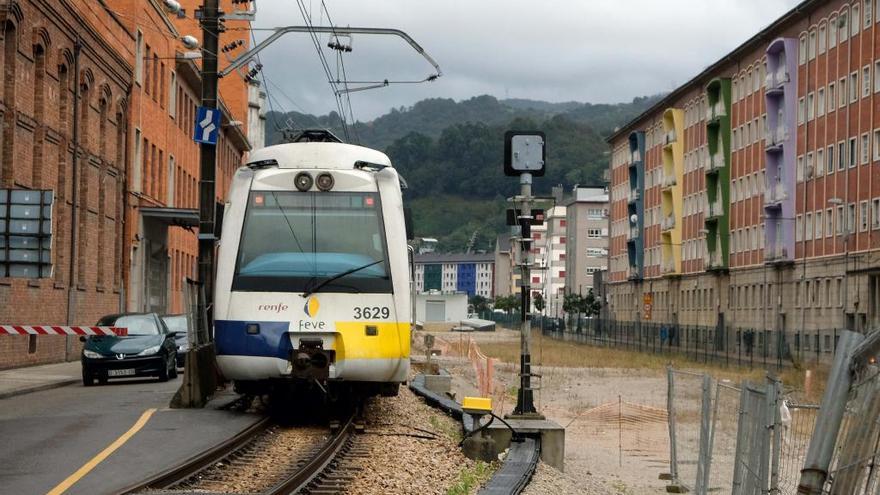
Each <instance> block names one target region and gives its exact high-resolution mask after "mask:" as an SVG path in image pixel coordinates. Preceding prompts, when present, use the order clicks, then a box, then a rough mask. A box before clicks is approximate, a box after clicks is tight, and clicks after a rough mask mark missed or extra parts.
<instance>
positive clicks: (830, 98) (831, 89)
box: [828, 83, 837, 113]
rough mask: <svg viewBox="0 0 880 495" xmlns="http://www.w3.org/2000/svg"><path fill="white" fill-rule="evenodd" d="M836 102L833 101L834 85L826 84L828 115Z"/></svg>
mask: <svg viewBox="0 0 880 495" xmlns="http://www.w3.org/2000/svg"><path fill="white" fill-rule="evenodd" d="M836 102H837V100H835V99H834V83H828V113H831V112H833V111H834V108H835V106H836V105H835V103H836Z"/></svg>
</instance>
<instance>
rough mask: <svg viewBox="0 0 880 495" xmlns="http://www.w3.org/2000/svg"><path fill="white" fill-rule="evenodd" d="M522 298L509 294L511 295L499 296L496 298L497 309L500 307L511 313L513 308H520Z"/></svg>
mask: <svg viewBox="0 0 880 495" xmlns="http://www.w3.org/2000/svg"><path fill="white" fill-rule="evenodd" d="M520 306H521V304H520V298H519V296H515V295H509V296H498V297H496V298H495V309H500V310H502V311H507V312H508V313H510V312H511V311H513V310H518V309H519V308H520Z"/></svg>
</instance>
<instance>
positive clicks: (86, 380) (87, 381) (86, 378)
mask: <svg viewBox="0 0 880 495" xmlns="http://www.w3.org/2000/svg"><path fill="white" fill-rule="evenodd" d="M82 379H83V387H91V386H92V385H94V384H95V378H94V377H93V376H92V375H91V374H90V373H89V372H88V371H86V370H85V369H83V370H82Z"/></svg>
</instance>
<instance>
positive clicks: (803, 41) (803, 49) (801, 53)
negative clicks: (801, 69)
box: [798, 34, 807, 65]
mask: <svg viewBox="0 0 880 495" xmlns="http://www.w3.org/2000/svg"><path fill="white" fill-rule="evenodd" d="M798 48H799V49H798V63H799V64H801V65H803V64H804V63H806V62H807V36H806V35H803V34H802V35H801V38H800V44H799V46H798Z"/></svg>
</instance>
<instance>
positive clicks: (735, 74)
mask: <svg viewBox="0 0 880 495" xmlns="http://www.w3.org/2000/svg"><path fill="white" fill-rule="evenodd" d="M878 22H880V2H876V1H874V0H867V1H856V2H852V1H814V0H807V1H804V2H802V3H800V4H799V5H798V6H797V7H796V8H794V9H793V10H791V11H790V12H788V13H786V14H785V15H783V16H782V17H781V18H779V19H778V20H776V21H774V22H773V23H772V24H771V25H770V26H768V27H767V28H766V29H764V30H763V31H761V32H760V33H757V34H756V35H755V36H753V37H752V38H751V39H749V40H747V41H746V42H745V43H743V44H742V45H741V46H739V47H737V48H736V49H735V50H733V51H732V52H731V53H729V54H727V55H725V56H724V57H723V58H722V59H721V60H719V61H717V62H715V63H713V64H712V65H710V66H709V67H708V68H707V69H705V70H704V71H703V72H701V73H700V74H698V75H697V76H696V77H694V78H693V79H691V80H690V81H688V82H687V83H686V84H684V85H682V86H680V87H679V88H677V89H675V90H674V91H672V92H671V93H670V94H668V95H667V96H666V97H664V98H663V99H662V100H661V101H659V102H658V103H657V104H655V105H654V106H653V107H652V108H650V109H649V110H647V111H646V112H645V113H643V114H642V115H640V116H638V117H637V118H635V119H634V120H632V121H631V122H629V123H628V124H626V125H624V126H622V127H621V128H620V129H619V130H617V131H616V132H615V133H614V134H613V135H612V136H611V137H610V138H609V144H610V146H611V152H612V156H611V166H610V212H611V222H610V223H611V241H610V252H609V273H608V277H607V281H606V283H607V287H606V288H607V293H608V301H607V302H608V311H609V317H611V318H614V319H617V320H623V321H640V320H645V319H647V318H650V319H651V320H652V321H654V322H661V323H668V324H677V325H704V326H710V327H716V328H717V329H722V330H723V329H734V328H735V329H739V328H753V329H759V330H761V331H762V332H771V331H777V332H785V333H788V332H792V331H795V330H797V329H804V330H810V329H815V330H820V329H835V328H837V329H840V328H850V329H855V330H858V331H868V330H874V329H877V328H878V327H880V111H878V110H877V109H878V108H880V24H878ZM646 304H650V306H651V311H645V305H646Z"/></svg>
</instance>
